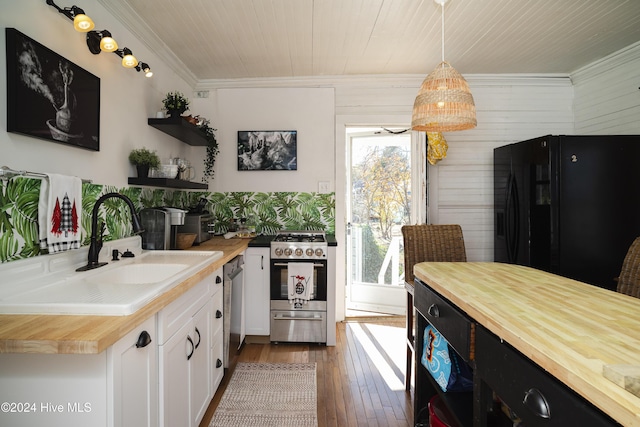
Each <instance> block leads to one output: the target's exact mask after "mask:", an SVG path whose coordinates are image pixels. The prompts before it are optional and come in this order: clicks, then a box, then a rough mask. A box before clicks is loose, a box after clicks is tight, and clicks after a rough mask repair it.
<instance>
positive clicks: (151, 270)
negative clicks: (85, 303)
mask: <svg viewBox="0 0 640 427" xmlns="http://www.w3.org/2000/svg"><path fill="white" fill-rule="evenodd" d="M188 267H189V264H156V263H146V262H145V263H137V264H136V263H134V264H127V265H122V266H118V267H117V268H113V269H111V270H105V271H100V272H98V273H97V274H93V275H91V276H89V277H87V278H86V279H84V281H85V282H87V283H91V284H96V285H105V284H117V283H120V284H123V285H143V284H148V283H158V282H162V281H164V280H167V279H168V278H169V277H171V276H173V275H175V274H178V273H179V272H181V271H182V270H184V269H186V268H188Z"/></svg>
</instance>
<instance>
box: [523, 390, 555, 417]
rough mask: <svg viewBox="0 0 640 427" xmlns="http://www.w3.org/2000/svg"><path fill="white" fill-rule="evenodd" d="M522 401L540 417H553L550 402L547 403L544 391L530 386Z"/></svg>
mask: <svg viewBox="0 0 640 427" xmlns="http://www.w3.org/2000/svg"><path fill="white" fill-rule="evenodd" d="M522 403H524V405H525V406H526V407H527V408H529V409H530V410H531V412H533V413H534V414H535V415H537V416H538V417H540V418H544V419H547V420H548V419H549V418H551V409H550V408H549V403H547V399H545V398H544V395H543V394H542V392H540V390H538V389H537V388H530V389H529V391H527V392H526V393H525V394H524V399H523V400H522Z"/></svg>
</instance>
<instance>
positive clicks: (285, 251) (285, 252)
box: [284, 248, 293, 256]
mask: <svg viewBox="0 0 640 427" xmlns="http://www.w3.org/2000/svg"><path fill="white" fill-rule="evenodd" d="M292 253H293V251H292V250H291V248H287V249H285V250H284V254H285V255H286V256H291V254H292Z"/></svg>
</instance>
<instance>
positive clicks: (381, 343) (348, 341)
mask: <svg viewBox="0 0 640 427" xmlns="http://www.w3.org/2000/svg"><path fill="white" fill-rule="evenodd" d="M404 329H405V318H404V316H402V317H380V318H354V319H349V320H347V321H345V322H342V323H338V324H337V345H336V346H335V347H327V346H324V345H316V344H278V345H273V344H246V345H245V346H244V347H243V349H242V351H241V352H240V354H239V355H238V357H237V358H234V360H233V361H232V368H231V369H230V372H227V373H226V374H225V378H224V380H223V382H222V384H221V386H220V388H219V389H218V391H217V393H216V395H215V397H214V398H213V400H212V402H211V405H210V406H209V409H208V410H207V413H206V414H205V416H204V419H203V421H202V423H200V427H207V426H208V425H209V422H210V421H211V418H212V417H213V413H214V411H215V408H216V407H217V406H218V403H219V402H220V399H221V398H222V394H223V392H224V389H225V388H226V385H227V383H228V381H229V379H230V378H231V370H232V369H233V367H234V366H235V364H236V363H237V362H264V363H269V362H271V363H286V362H288V363H307V362H315V363H316V364H317V383H318V426H319V427H333V426H336V427H337V426H340V427H345V426H367V427H375V426H390V427H394V426H395V427H408V426H412V425H413V406H412V397H413V391H412V392H411V394H409V393H407V392H405V390H404V369H405V368H404V364H405V353H404V351H405V332H404Z"/></svg>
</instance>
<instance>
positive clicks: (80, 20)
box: [46, 0, 95, 33]
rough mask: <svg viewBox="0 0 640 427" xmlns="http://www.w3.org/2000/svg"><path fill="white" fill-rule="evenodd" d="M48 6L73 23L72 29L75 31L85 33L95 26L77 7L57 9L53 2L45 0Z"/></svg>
mask: <svg viewBox="0 0 640 427" xmlns="http://www.w3.org/2000/svg"><path fill="white" fill-rule="evenodd" d="M46 1H47V4H48V5H49V6H53V7H54V8H56V10H57V11H58V12H60V13H62V14H63V15H64V16H66V17H67V18H69V19H71V20H72V21H73V28H75V29H76V31H79V32H81V33H86V32H87V31H91V30H93V28H94V27H95V24H94V23H93V21H92V20H91V18H89V17H88V16H87V15H85V14H84V10H82V9H80V8H79V7H78V6H75V5H74V6H71V7H65V8H64V9H63V8H61V7H58V5H56V4H55V3H54V2H53V0H46Z"/></svg>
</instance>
